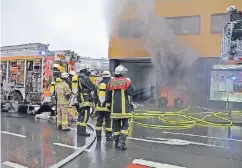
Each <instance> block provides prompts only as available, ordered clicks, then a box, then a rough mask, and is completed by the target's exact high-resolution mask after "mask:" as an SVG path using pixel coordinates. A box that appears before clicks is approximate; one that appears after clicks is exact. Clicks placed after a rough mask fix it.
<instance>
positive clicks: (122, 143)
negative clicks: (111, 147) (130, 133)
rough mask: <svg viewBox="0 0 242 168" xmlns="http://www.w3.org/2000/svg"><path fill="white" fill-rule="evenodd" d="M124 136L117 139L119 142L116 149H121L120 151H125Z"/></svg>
mask: <svg viewBox="0 0 242 168" xmlns="http://www.w3.org/2000/svg"><path fill="white" fill-rule="evenodd" d="M126 138H127V137H126V136H125V135H123V134H121V135H120V137H119V142H118V147H119V148H120V149H121V150H126V144H125V140H126Z"/></svg>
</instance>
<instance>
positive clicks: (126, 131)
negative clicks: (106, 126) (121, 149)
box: [121, 130, 129, 135]
mask: <svg viewBox="0 0 242 168" xmlns="http://www.w3.org/2000/svg"><path fill="white" fill-rule="evenodd" d="M121 134H125V135H129V130H121Z"/></svg>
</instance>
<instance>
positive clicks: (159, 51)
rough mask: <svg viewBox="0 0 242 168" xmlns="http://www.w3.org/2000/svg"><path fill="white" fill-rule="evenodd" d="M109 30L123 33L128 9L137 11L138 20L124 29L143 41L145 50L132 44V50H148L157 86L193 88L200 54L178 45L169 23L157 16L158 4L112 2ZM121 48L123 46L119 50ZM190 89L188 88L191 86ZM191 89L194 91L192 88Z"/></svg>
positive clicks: (135, 0) (132, 0) (142, 0)
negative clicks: (172, 85) (177, 85)
mask: <svg viewBox="0 0 242 168" xmlns="http://www.w3.org/2000/svg"><path fill="white" fill-rule="evenodd" d="M109 2H110V3H108V4H109V5H108V8H109V9H110V10H111V11H112V12H111V13H109V15H110V14H111V15H112V16H109V19H108V26H110V29H109V31H110V33H114V32H117V31H118V30H120V29H122V28H123V27H121V26H120V25H121V23H122V20H121V19H120V18H121V15H124V14H125V12H126V11H127V9H128V8H129V7H132V8H133V9H134V10H135V11H136V18H135V20H134V21H132V22H130V23H132V24H130V25H129V26H127V27H125V29H126V32H127V29H128V32H129V34H130V35H133V36H136V37H138V36H140V38H142V39H143V40H144V43H145V44H144V46H139V45H137V44H135V41H134V42H133V43H134V44H133V47H134V48H136V49H138V48H139V47H141V48H142V47H145V49H146V50H147V52H148V53H149V54H150V56H151V58H152V63H153V65H154V68H155V69H156V74H154V75H156V77H157V85H158V86H161V85H164V84H169V83H174V82H175V83H178V84H183V85H184V84H185V85H188V84H191V83H192V82H187V81H188V80H191V73H190V72H191V67H192V64H193V63H194V62H195V60H196V59H197V58H198V54H197V53H196V52H195V51H193V50H192V49H191V48H188V47H185V46H183V45H182V44H179V43H177V39H176V35H175V34H174V33H173V31H172V29H171V28H170V27H169V24H168V22H167V20H166V19H165V18H163V17H161V16H157V15H155V14H154V12H153V11H154V4H155V2H156V0H125V1H122V3H121V2H120V1H118V2H119V3H118V2H116V1H115V2H114V1H113V0H110V1H109ZM110 10H109V12H110ZM120 47H122V46H120ZM188 87H189V86H188ZM190 89H191V88H190Z"/></svg>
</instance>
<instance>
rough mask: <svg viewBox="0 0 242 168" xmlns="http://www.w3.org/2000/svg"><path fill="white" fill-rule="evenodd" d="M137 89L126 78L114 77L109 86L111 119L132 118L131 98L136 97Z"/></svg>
mask: <svg viewBox="0 0 242 168" xmlns="http://www.w3.org/2000/svg"><path fill="white" fill-rule="evenodd" d="M134 94H135V87H134V85H133V84H132V83H131V81H130V80H128V79H126V78H124V77H114V78H112V79H111V81H110V82H109V84H108V90H107V102H108V103H110V104H111V118H113V119H115V118H116V119H120V118H131V117H132V111H133V109H132V105H131V103H130V101H129V96H131V97H132V96H134Z"/></svg>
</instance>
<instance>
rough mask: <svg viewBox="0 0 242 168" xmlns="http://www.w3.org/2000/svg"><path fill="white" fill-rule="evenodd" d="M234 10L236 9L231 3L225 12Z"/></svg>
mask: <svg viewBox="0 0 242 168" xmlns="http://www.w3.org/2000/svg"><path fill="white" fill-rule="evenodd" d="M234 10H236V8H235V6H234V5H231V6H229V7H228V8H227V9H226V11H227V12H232V11H234Z"/></svg>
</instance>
